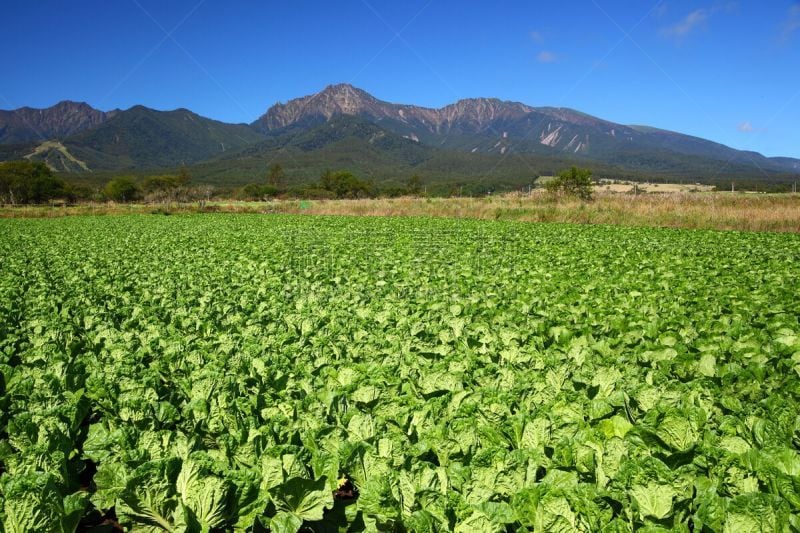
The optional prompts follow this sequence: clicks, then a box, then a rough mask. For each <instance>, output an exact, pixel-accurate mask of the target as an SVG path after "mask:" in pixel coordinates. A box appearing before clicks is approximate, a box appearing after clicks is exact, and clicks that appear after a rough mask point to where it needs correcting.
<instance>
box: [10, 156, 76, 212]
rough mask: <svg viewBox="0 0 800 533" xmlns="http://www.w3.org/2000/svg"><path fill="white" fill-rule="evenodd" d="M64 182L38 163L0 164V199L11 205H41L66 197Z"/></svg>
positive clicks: (22, 161)
mask: <svg viewBox="0 0 800 533" xmlns="http://www.w3.org/2000/svg"><path fill="white" fill-rule="evenodd" d="M66 191H67V184H66V182H65V181H64V180H63V179H61V178H59V177H57V176H54V175H53V171H52V170H50V168H49V167H48V166H47V165H45V164H44V163H42V162H39V161H28V160H20V161H8V162H5V163H0V198H2V201H3V202H9V203H11V204H24V203H33V204H38V203H43V202H47V201H48V200H52V199H53V198H63V197H65V196H66Z"/></svg>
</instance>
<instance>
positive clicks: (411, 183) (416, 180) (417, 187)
mask: <svg viewBox="0 0 800 533" xmlns="http://www.w3.org/2000/svg"><path fill="white" fill-rule="evenodd" d="M406 192H407V193H408V194H411V195H414V196H417V195H419V193H421V192H422V178H420V177H419V176H418V175H417V174H414V175H413V176H411V177H410V178H408V181H407V182H406Z"/></svg>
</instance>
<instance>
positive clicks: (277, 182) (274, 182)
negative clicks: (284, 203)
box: [267, 163, 285, 189]
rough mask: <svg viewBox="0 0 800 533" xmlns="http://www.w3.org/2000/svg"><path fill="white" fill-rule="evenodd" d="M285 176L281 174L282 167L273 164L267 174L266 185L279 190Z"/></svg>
mask: <svg viewBox="0 0 800 533" xmlns="http://www.w3.org/2000/svg"><path fill="white" fill-rule="evenodd" d="M284 178H285V175H284V173H283V167H282V166H280V165H279V164H278V163H275V164H274V165H272V166H271V167H270V168H269V174H267V184H268V185H270V186H271V187H274V188H276V189H279V188H280V187H281V186H282V185H283V180H284Z"/></svg>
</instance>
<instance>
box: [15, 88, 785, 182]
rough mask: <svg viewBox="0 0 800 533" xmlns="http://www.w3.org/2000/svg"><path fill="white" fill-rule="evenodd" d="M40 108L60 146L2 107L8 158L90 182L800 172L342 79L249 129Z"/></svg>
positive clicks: (71, 107) (597, 123)
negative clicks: (396, 96)
mask: <svg viewBox="0 0 800 533" xmlns="http://www.w3.org/2000/svg"><path fill="white" fill-rule="evenodd" d="M33 111H36V113H34V114H35V115H37V116H38V117H39V118H40V119H41V121H43V122H42V123H44V124H47V125H48V128H49V130H48V131H50V132H51V133H50V136H51V138H48V139H47V140H45V141H43V140H42V137H43V135H42V134H41V131H43V130H37V131H38V133H39V134H38V136H37V135H34V133H35V132H27V133H25V132H21V130H20V129H19V124H23V126H24V124H25V120H23V119H22V118H20V117H23V118H24V117H27V116H31V112H32V111H31V110H30V109H28V108H23V109H22V110H16V111H12V112H7V111H6V112H2V113H4V114H2V113H0V160H9V159H20V158H23V157H26V158H29V159H32V160H40V161H44V162H46V163H47V164H48V165H49V166H51V168H53V169H55V170H56V171H59V172H62V173H65V174H67V175H71V176H74V177H78V178H86V179H90V180H101V179H106V178H107V177H108V176H112V175H115V174H119V173H133V174H153V173H162V172H171V171H174V170H175V169H177V168H178V167H182V166H186V167H189V168H190V169H191V171H192V174H193V175H194V176H195V177H196V179H197V180H198V181H199V182H207V183H214V184H218V185H223V186H236V185H239V184H244V183H250V182H257V181H262V180H263V178H264V175H265V173H266V167H267V166H268V165H271V164H274V163H275V162H280V164H281V165H282V166H283V167H284V169H285V170H286V173H287V178H288V179H289V180H290V181H292V182H297V183H302V182H306V183H307V182H310V181H314V180H316V179H317V178H318V177H319V174H320V173H321V172H322V171H324V170H325V169H339V168H342V169H347V170H350V171H353V172H355V173H357V174H358V175H359V176H361V177H364V178H366V179H372V180H374V181H375V182H381V183H382V182H385V183H395V182H402V181H404V180H405V179H407V178H408V177H409V176H410V175H412V174H419V175H421V176H423V177H424V179H426V180H427V181H430V182H437V183H449V184H453V185H459V184H466V183H473V184H475V183H480V184H485V185H486V187H485V188H486V189H492V188H493V187H494V186H497V187H512V186H513V187H518V186H523V185H525V184H529V183H531V182H532V181H533V180H534V179H535V178H536V177H537V176H539V175H550V174H552V173H554V172H557V171H558V170H559V169H561V168H563V167H565V166H569V165H572V164H577V165H582V166H588V167H590V168H592V169H593V170H594V171H595V173H596V174H597V175H598V176H602V177H612V178H632V179H648V178H652V179H664V180H667V179H673V180H681V181H693V182H712V181H713V182H716V181H724V180H728V179H737V180H750V181H758V182H764V183H781V182H788V181H791V180H793V179H794V177H795V175H796V174H797V172H799V171H800V160H798V159H793V158H767V157H764V156H763V155H761V154H758V153H755V152H745V151H739V150H735V149H733V148H730V147H727V146H724V145H721V144H719V143H715V142H713V141H708V140H705V139H700V138H697V137H692V136H689V135H682V134H678V133H675V132H670V131H666V130H661V129H658V128H652V127H647V126H625V125H620V124H615V123H613V122H609V121H606V120H602V119H599V118H596V117H593V116H591V115H587V114H585V113H581V112H579V111H575V110H572V109H567V108H553V107H538V108H537V107H530V106H527V105H525V104H522V103H519V102H505V101H501V100H498V99H493V98H472V99H466V100H460V101H459V102H456V103H454V104H451V105H449V106H445V107H443V108H440V109H429V108H423V107H418V106H413V105H403V104H392V103H387V102H383V101H381V100H378V99H377V98H375V97H373V96H372V95H370V94H368V93H366V92H365V91H362V90H360V89H357V88H355V87H352V86H350V85H345V84H340V85H334V86H329V87H327V88H325V89H324V90H323V91H320V92H319V93H316V94H314V95H309V96H306V97H303V98H299V99H296V100H292V101H290V102H288V103H286V104H276V105H274V106H272V107H271V108H270V109H269V110H268V111H267V113H265V114H264V116H262V117H261V118H259V119H258V120H256V121H255V122H254V123H252V124H249V125H248V124H227V123H224V122H220V121H216V120H212V119H209V118H206V117H202V116H200V115H197V114H195V113H193V112H191V111H189V110H187V109H176V110H172V111H157V110H153V109H149V108H146V107H144V106H135V107H132V108H130V109H127V110H124V111H114V112H109V113H103V112H99V111H96V110H92V108H91V107H89V106H87V105H86V104H75V103H70V102H68V103H62V104H58V105H56V106H54V107H52V108H48V109H47V110H33ZM60 113H61V114H63V116H61V115H60ZM9 114H10V115H9ZM9 116H13V117H16V118H15V119H14V120H15V121H16V122H14V124H15V126H14V127H15V128H16V129H15V130H14V133H13V135H8V134H6V136H5V137H3V132H4V131H5V132H6V133H7V132H8V131H10V130H9V128H8V125H7V123H9V120H10V119H8V117H9ZM43 117H44V118H43ZM45 118H46V120H45ZM3 120H6V122H5V123H4V122H3ZM26 120H27V119H26ZM12 122H13V121H12ZM4 124H6V126H4ZM3 127H5V130H3V129H2V128H3ZM23 129H24V128H23ZM65 132H66V133H65Z"/></svg>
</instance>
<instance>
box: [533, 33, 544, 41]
mask: <svg viewBox="0 0 800 533" xmlns="http://www.w3.org/2000/svg"><path fill="white" fill-rule="evenodd" d="M531 39H532V40H533V41H534V42H537V43H541V42H544V34H543V33H542V32H540V31H539V30H533V31H532V32H531Z"/></svg>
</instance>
